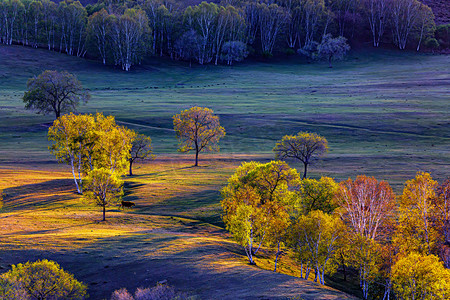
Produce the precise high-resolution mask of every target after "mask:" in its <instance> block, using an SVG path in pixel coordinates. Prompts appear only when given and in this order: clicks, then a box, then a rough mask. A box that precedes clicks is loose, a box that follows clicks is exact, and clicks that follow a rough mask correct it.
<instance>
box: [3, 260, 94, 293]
mask: <svg viewBox="0 0 450 300" xmlns="http://www.w3.org/2000/svg"><path fill="white" fill-rule="evenodd" d="M86 297H87V286H86V284H84V283H82V282H79V281H78V280H76V279H75V277H74V276H73V275H72V274H70V273H68V272H66V271H64V270H63V269H62V268H61V267H60V266H59V265H58V264H57V263H56V262H54V261H48V260H46V259H43V260H38V261H35V262H27V263H25V264H17V265H12V267H11V270H10V271H8V272H6V273H3V274H0V299H8V300H34V299H36V300H40V299H55V300H57V299H73V300H81V299H85V298H86Z"/></svg>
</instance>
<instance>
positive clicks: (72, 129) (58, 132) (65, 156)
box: [48, 113, 135, 194]
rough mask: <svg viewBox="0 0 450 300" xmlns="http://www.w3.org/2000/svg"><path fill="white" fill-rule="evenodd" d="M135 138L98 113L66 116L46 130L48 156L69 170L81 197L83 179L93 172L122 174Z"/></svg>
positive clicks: (110, 117) (129, 131) (112, 118)
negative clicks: (99, 170) (95, 169)
mask: <svg viewBox="0 0 450 300" xmlns="http://www.w3.org/2000/svg"><path fill="white" fill-rule="evenodd" d="M134 136H135V133H134V131H132V130H129V129H127V128H125V127H123V126H118V125H117V124H116V122H115V119H114V117H113V116H104V115H103V114H101V113H97V114H96V115H95V116H94V115H91V114H86V115H75V114H72V113H70V114H66V115H63V116H61V117H59V118H58V119H56V120H55V121H54V122H53V126H51V127H50V128H49V130H48V139H49V140H50V141H51V142H52V145H51V146H50V147H49V149H50V152H51V153H52V154H53V155H55V157H56V158H57V159H58V161H59V162H60V163H67V164H69V165H70V166H71V168H72V175H73V178H74V181H75V185H76V187H77V191H78V193H79V194H82V193H83V187H82V180H83V175H86V174H87V173H88V172H89V171H91V170H93V169H94V168H108V169H110V170H111V172H115V173H117V174H119V175H122V174H125V172H126V165H127V162H128V158H129V156H130V150H131V146H132V140H133V139H134Z"/></svg>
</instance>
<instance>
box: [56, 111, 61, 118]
mask: <svg viewBox="0 0 450 300" xmlns="http://www.w3.org/2000/svg"><path fill="white" fill-rule="evenodd" d="M60 116H61V111H59V110H56V111H55V117H56V119H58V118H59V117H60Z"/></svg>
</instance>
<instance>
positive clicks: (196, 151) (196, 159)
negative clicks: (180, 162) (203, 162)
mask: <svg viewBox="0 0 450 300" xmlns="http://www.w3.org/2000/svg"><path fill="white" fill-rule="evenodd" d="M198 152H199V151H198V149H195V165H194V167H198Z"/></svg>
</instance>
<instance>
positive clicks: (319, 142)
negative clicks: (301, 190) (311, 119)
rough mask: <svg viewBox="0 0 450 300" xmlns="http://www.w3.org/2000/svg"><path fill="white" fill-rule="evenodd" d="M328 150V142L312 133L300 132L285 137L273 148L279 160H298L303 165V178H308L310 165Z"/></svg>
mask: <svg viewBox="0 0 450 300" xmlns="http://www.w3.org/2000/svg"><path fill="white" fill-rule="evenodd" d="M327 150H328V141H327V140H326V139H325V138H324V137H322V136H320V135H318V134H316V133H310V132H299V133H297V135H285V136H284V137H283V138H282V139H281V141H279V142H278V143H277V144H276V145H275V147H274V148H273V152H274V153H275V157H276V158H277V159H286V158H291V159H297V160H299V161H301V162H302V163H303V166H304V172H303V178H306V175H307V171H308V165H309V164H310V163H311V161H312V160H313V159H314V158H317V157H319V156H321V155H323V154H324V153H326V152H327Z"/></svg>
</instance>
